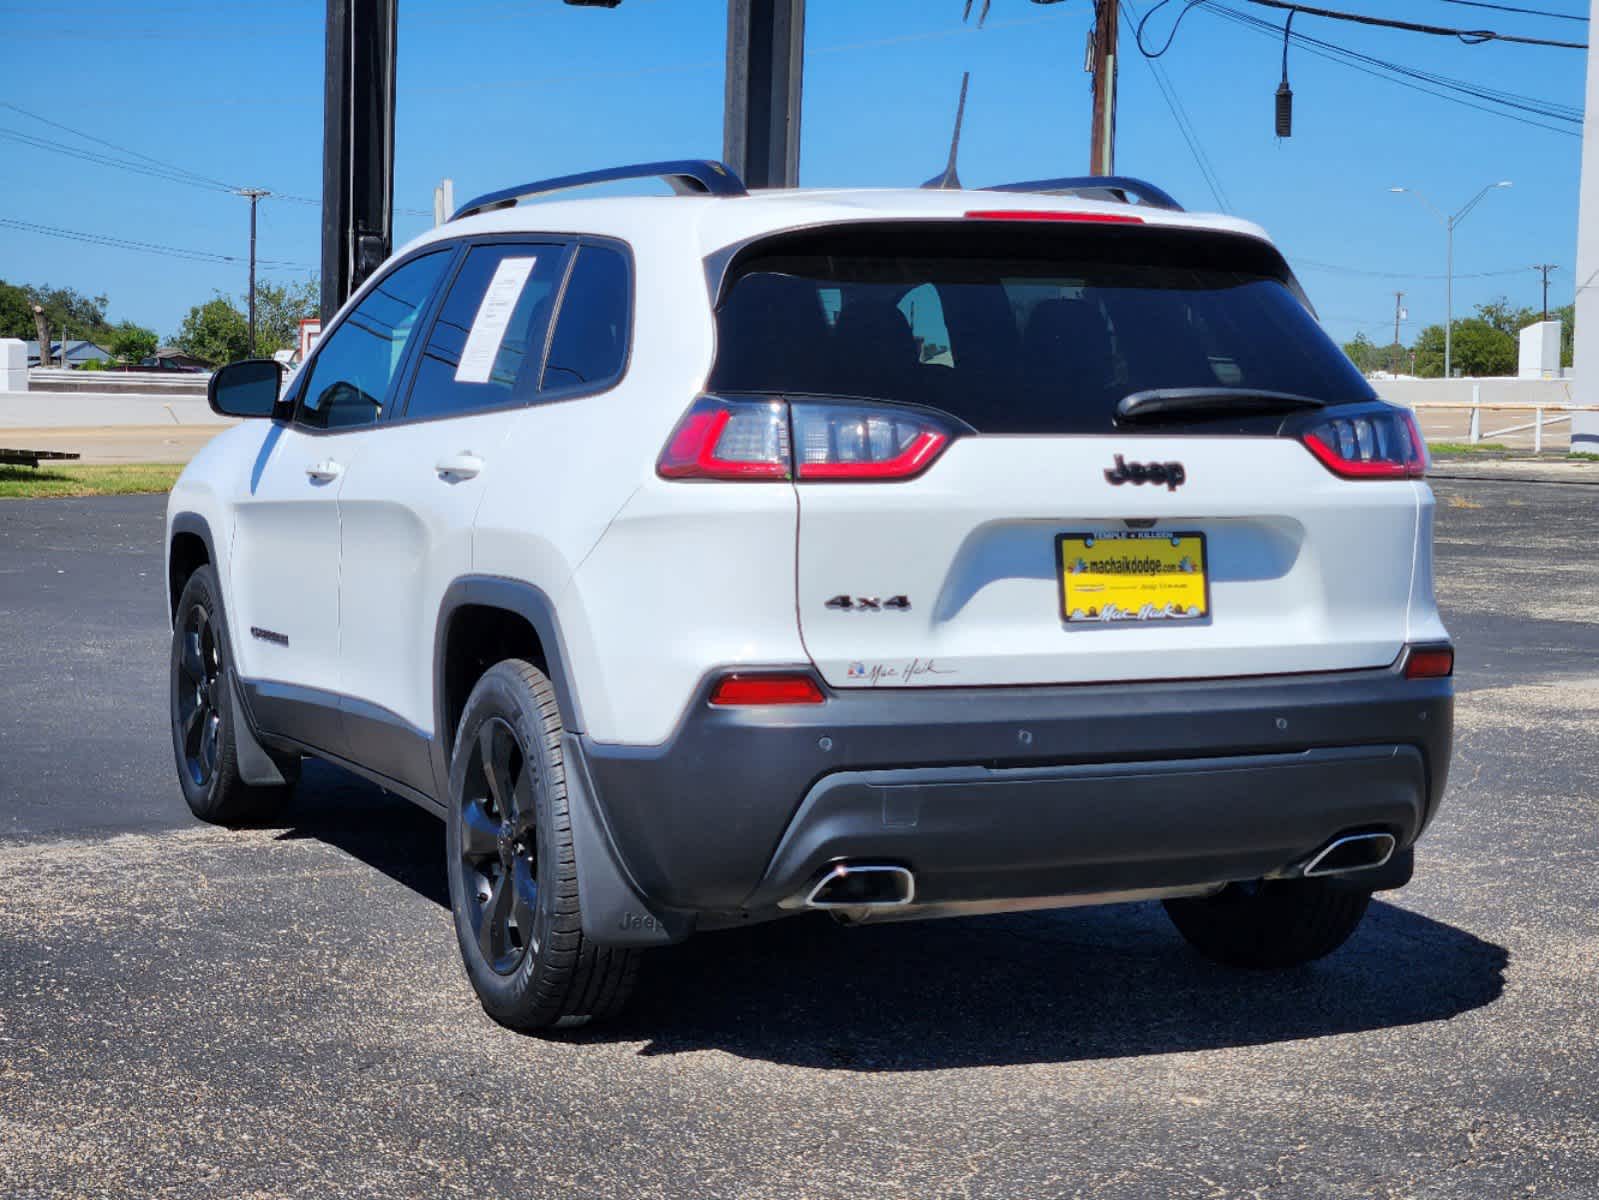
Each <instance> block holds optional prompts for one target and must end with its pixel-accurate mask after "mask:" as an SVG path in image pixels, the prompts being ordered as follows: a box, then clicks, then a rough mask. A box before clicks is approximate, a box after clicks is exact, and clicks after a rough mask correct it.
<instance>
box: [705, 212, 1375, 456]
mask: <svg viewBox="0 0 1599 1200" xmlns="http://www.w3.org/2000/svg"><path fill="white" fill-rule="evenodd" d="M863 234H864V231H861V230H858V229H855V230H840V231H838V233H837V242H836V244H827V243H826V242H825V241H824V240H822V235H819V234H814V233H813V234H809V235H806V236H805V237H804V238H802V239H788V240H787V241H786V243H784V242H780V243H774V244H772V245H771V246H770V247H769V248H766V249H759V250H757V251H755V252H754V253H752V254H746V256H745V257H744V258H743V259H742V260H741V261H739V262H738V263H736V264H735V267H734V269H733V271H732V273H731V276H730V278H731V285H730V286H727V287H724V299H723V301H722V303H721V305H720V307H719V310H718V313H717V335H718V340H717V346H718V350H717V359H716V365H715V367H714V369H713V371H712V375H711V380H710V388H711V390H712V391H716V392H755V393H778V394H814V395H839V396H854V397H867V398H874V399H879V400H890V401H897V402H900V403H906V404H923V405H929V406H932V407H935V408H939V409H943V410H944V411H946V412H949V413H951V414H953V415H954V416H956V417H959V418H960V419H961V420H963V421H965V422H966V423H967V424H969V425H971V426H972V427H973V428H975V429H976V430H978V431H979V432H983V433H1095V432H1108V431H1109V430H1111V429H1112V428H1114V427H1115V409H1116V405H1117V403H1118V402H1120V401H1121V400H1122V398H1123V397H1125V396H1128V395H1130V394H1132V393H1134V392H1141V391H1146V390H1150V389H1154V388H1215V387H1220V388H1247V389H1252V390H1266V391H1274V392H1292V393H1297V394H1300V395H1306V396H1311V397H1314V398H1315V399H1317V400H1321V401H1323V402H1324V403H1328V404H1336V403H1344V402H1350V401H1360V400H1369V399H1371V398H1372V395H1373V393H1372V391H1371V388H1370V386H1369V385H1368V384H1367V383H1366V381H1365V380H1364V378H1362V376H1361V375H1360V373H1359V372H1358V371H1356V370H1355V368H1354V367H1353V365H1352V364H1350V362H1349V361H1348V359H1347V358H1346V357H1345V355H1344V354H1343V353H1342V352H1341V351H1340V350H1339V349H1338V347H1337V346H1335V345H1334V344H1333V343H1332V341H1331V340H1330V339H1329V338H1328V337H1327V336H1326V334H1324V333H1323V332H1322V330H1321V328H1320V326H1318V325H1317V323H1316V321H1315V318H1314V317H1313V316H1312V315H1311V314H1310V312H1309V311H1308V310H1307V308H1306V307H1305V305H1304V303H1303V302H1302V301H1301V300H1300V299H1299V298H1298V297H1297V296H1296V295H1295V293H1294V292H1293V291H1292V290H1290V287H1289V284H1288V283H1287V281H1286V278H1285V276H1284V274H1283V273H1282V270H1281V263H1280V260H1279V259H1277V258H1276V255H1275V252H1274V251H1271V250H1270V249H1269V248H1268V247H1265V246H1263V245H1262V244H1261V243H1259V242H1256V241H1255V240H1254V239H1243V238H1240V237H1236V236H1230V235H1216V234H1201V235H1194V234H1178V235H1174V234H1171V233H1168V232H1166V231H1157V230H1152V229H1142V228H1132V229H1126V230H1122V229H1117V230H1113V231H1103V230H1095V231H1094V233H1093V234H1092V235H1090V236H1084V235H1083V234H1081V233H1075V234H1067V235H1065V236H1061V235H1058V234H1055V233H1053V232H1052V231H1048V232H1046V231H1043V230H1037V231H1032V232H1029V233H1028V234H1027V235H1026V236H1025V237H1022V238H1019V237H1018V234H1017V233H1016V232H1015V231H1013V230H1008V229H1007V230H1003V231H997V232H995V231H989V230H977V229H975V228H974V227H970V226H967V227H964V228H962V229H959V230H951V229H949V228H948V227H939V228H938V229H937V230H936V231H932V230H927V229H926V227H924V230H923V231H920V232H919V231H916V230H914V229H911V230H907V229H906V227H904V226H899V227H895V229H894V231H893V232H886V231H885V232H884V233H882V234H881V235H880V236H877V237H871V236H863ZM1274 268H1275V269H1274ZM1166 428H1167V429H1168V430H1169V426H1168V427H1166Z"/></svg>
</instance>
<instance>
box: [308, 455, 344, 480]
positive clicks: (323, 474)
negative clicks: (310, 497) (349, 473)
mask: <svg viewBox="0 0 1599 1200" xmlns="http://www.w3.org/2000/svg"><path fill="white" fill-rule="evenodd" d="M305 473H306V474H307V475H309V476H310V477H311V482H312V483H332V482H333V481H334V480H335V479H337V478H338V477H339V476H340V475H343V474H344V464H343V463H339V462H334V461H333V459H331V458H324V459H323V460H322V461H321V462H319V463H312V464H311V465H310V466H308V467H307V468H306V469H305Z"/></svg>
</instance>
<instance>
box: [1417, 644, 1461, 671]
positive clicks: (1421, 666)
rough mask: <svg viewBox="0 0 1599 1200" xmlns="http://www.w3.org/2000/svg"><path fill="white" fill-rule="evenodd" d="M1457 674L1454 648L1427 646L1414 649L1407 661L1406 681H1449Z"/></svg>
mask: <svg viewBox="0 0 1599 1200" xmlns="http://www.w3.org/2000/svg"><path fill="white" fill-rule="evenodd" d="M1454 673H1455V651H1454V647H1452V646H1426V647H1418V648H1415V649H1412V650H1411V652H1410V657H1408V658H1406V659H1405V678H1406V679H1447V678H1449V676H1451V675H1453V674H1454Z"/></svg>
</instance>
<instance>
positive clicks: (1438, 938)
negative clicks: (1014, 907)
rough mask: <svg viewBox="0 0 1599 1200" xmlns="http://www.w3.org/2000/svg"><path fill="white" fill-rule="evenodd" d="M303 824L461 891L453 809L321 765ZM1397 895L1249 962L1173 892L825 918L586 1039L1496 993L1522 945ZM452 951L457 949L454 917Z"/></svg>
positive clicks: (878, 1064)
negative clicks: (1303, 954) (1106, 901)
mask: <svg viewBox="0 0 1599 1200" xmlns="http://www.w3.org/2000/svg"><path fill="white" fill-rule="evenodd" d="M306 782H307V784H308V785H309V786H306V787H302V789H301V790H300V793H299V796H298V797H297V798H296V800H295V801H293V802H292V805H291V807H290V809H289V810H288V811H287V812H286V813H284V814H283V817H284V818H286V820H287V825H288V828H286V829H285V830H284V832H283V833H281V834H280V835H279V836H280V837H282V838H284V839H297V838H314V839H316V840H318V841H321V842H324V843H326V844H328V845H331V846H334V847H336V848H338V849H340V850H342V851H344V852H345V853H347V854H350V855H351V856H353V857H354V858H356V859H358V860H360V861H362V862H364V863H366V864H367V865H369V866H371V867H373V868H374V869H376V870H378V871H380V872H382V873H383V874H384V875H387V876H389V877H390V878H392V879H394V880H396V881H398V882H400V883H403V884H404V885H405V886H406V887H409V888H411V889H412V890H413V891H415V892H416V893H417V894H418V895H420V896H423V897H425V898H427V899H429V900H431V901H433V902H434V903H435V904H438V905H440V906H441V907H447V906H448V904H449V890H448V885H447V883H446V879H445V874H444V825H443V823H442V822H441V821H439V820H438V819H437V818H435V817H433V816H431V815H429V814H428V813H426V812H423V811H422V810H420V809H418V808H416V807H414V806H413V805H411V804H409V803H407V802H406V801H404V800H401V799H399V798H397V797H392V796H386V795H384V794H383V793H382V792H380V791H379V790H378V789H377V788H375V787H372V786H371V785H369V784H367V783H364V782H362V781H360V780H357V779H355V778H354V777H352V776H349V775H346V774H345V773H344V772H342V771H338V770H335V769H332V768H326V767H323V766H322V765H321V764H307V780H306ZM1403 895H1404V893H1403V892H1396V893H1389V896H1390V897H1391V898H1392V901H1393V902H1389V901H1385V900H1382V899H1379V900H1377V901H1376V902H1374V903H1373V904H1372V907H1371V910H1370V912H1369V913H1368V915H1367V917H1366V920H1365V922H1364V923H1363V924H1362V925H1361V927H1360V929H1359V930H1358V931H1357V932H1356V933H1355V936H1354V937H1353V938H1352V939H1350V941H1349V943H1348V944H1347V945H1346V946H1344V948H1343V949H1341V950H1339V951H1338V952H1337V953H1336V954H1333V955H1332V956H1330V957H1329V958H1327V959H1325V960H1323V961H1322V962H1320V963H1316V964H1314V965H1312V966H1309V967H1305V968H1301V969H1298V970H1291V971H1282V972H1244V971H1234V970H1229V969H1226V968H1223V967H1218V966H1214V965H1212V964H1211V963H1209V962H1206V961H1205V960H1204V959H1202V958H1200V957H1199V956H1198V955H1196V954H1195V953H1193V952H1192V951H1191V950H1189V949H1188V947H1187V945H1186V944H1185V943H1184V942H1183V941H1182V939H1181V938H1180V937H1179V936H1178V934H1177V932H1176V930H1175V929H1173V928H1172V927H1171V925H1170V923H1169V922H1168V921H1167V920H1166V917H1165V914H1164V913H1163V912H1162V911H1161V908H1160V906H1159V905H1158V904H1134V905H1117V906H1114V907H1107V908H1081V909H1067V910H1061V911H1057V912H1044V913H1023V914H1014V915H1009V916H997V917H973V918H966V919H960V920H942V921H924V922H912V923H906V924H900V925H880V926H871V925H867V926H862V927H857V928H845V927H843V926H840V925H837V924H835V923H834V922H833V921H832V920H830V919H829V918H827V917H825V916H820V915H815V916H811V915H807V916H802V917H792V918H789V919H787V920H783V921H777V922H773V923H770V924H765V925H759V926H755V927H752V928H749V929H737V930H729V931H726V932H721V933H707V934H702V935H699V936H697V937H694V938H691V939H689V940H688V941H687V942H684V943H683V944H682V945H679V946H672V947H667V948H664V949H660V950H653V951H650V952H649V953H648V954H647V955H646V957H645V962H644V964H643V971H642V976H641V979H640V983H639V991H638V995H637V998H636V999H635V1001H634V1003H633V1005H632V1007H631V1009H630V1010H629V1012H628V1013H627V1014H626V1015H625V1016H624V1017H623V1018H622V1019H621V1020H619V1021H616V1022H613V1023H610V1024H607V1025H604V1026H601V1027H597V1028H592V1029H589V1028H585V1029H579V1030H574V1031H573V1032H572V1033H571V1034H569V1035H567V1036H568V1038H569V1039H570V1040H572V1041H575V1042H579V1043H583V1042H601V1043H609V1042H625V1043H631V1042H641V1043H643V1045H642V1047H641V1049H640V1053H641V1054H649V1055H656V1054H674V1053H679V1052H683V1051H690V1050H723V1051H725V1052H727V1053H729V1054H735V1055H738V1056H740V1057H745V1058H752V1059H761V1060H766V1061H771V1062H777V1063H784V1064H790V1065H795V1066H805V1067H819V1068H824V1069H835V1070H854V1071H923V1070H941V1069H947V1068H951V1067H975V1066H998V1065H1009V1064H1018V1063H1034V1062H1070V1061H1073V1060H1079V1059H1104V1058H1119V1057H1125V1056H1133V1055H1145V1054H1165V1053H1171V1052H1177V1051H1186V1050H1207V1049H1216V1048H1220V1047H1227V1046H1251V1045H1262V1044H1268V1043H1273V1042H1282V1041H1292V1040H1297V1039H1301V1038H1314V1037H1325V1036H1328V1035H1331V1034H1341V1033H1354V1032H1359V1031H1362V1030H1374V1029H1385V1028H1391V1027H1396V1026H1403V1025H1414V1024H1418V1023H1422V1022H1428V1021H1441V1020H1447V1019H1448V1018H1450V1017H1454V1016H1458V1015H1459V1014H1461V1013H1464V1012H1469V1011H1470V1010H1472V1009H1474V1008H1480V1007H1482V1006H1484V1005H1487V1004H1491V1003H1493V1002H1494V1001H1495V1000H1497V999H1498V998H1499V995H1500V994H1501V992H1502V991H1503V989H1504V974H1505V969H1506V966H1507V964H1508V963H1509V958H1510V956H1509V953H1508V952H1507V951H1506V950H1505V949H1504V948H1503V947H1501V946H1498V945H1495V944H1493V943H1491V942H1487V941H1483V940H1482V939H1480V938H1477V937H1474V936H1473V935H1472V934H1470V933H1467V932H1466V931H1465V930H1462V929H1458V928H1455V927H1454V926H1451V925H1447V924H1444V923H1443V922H1439V921H1434V920H1432V919H1430V918H1428V917H1424V916H1422V915H1420V914H1419V913H1416V912H1412V911H1411V910H1410V909H1408V908H1405V907H1402V906H1401V903H1402V901H1401V898H1402V897H1403ZM439 952H440V953H448V954H452V955H453V954H454V953H455V944H454V939H453V938H452V937H451V936H450V935H449V933H448V926H447V924H441V937H440V944H439Z"/></svg>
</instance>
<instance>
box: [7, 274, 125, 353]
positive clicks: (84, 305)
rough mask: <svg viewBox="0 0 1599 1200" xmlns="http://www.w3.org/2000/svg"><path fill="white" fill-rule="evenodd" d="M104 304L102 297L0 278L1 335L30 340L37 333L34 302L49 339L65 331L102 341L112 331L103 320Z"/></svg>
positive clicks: (75, 336)
mask: <svg viewBox="0 0 1599 1200" xmlns="http://www.w3.org/2000/svg"><path fill="white" fill-rule="evenodd" d="M106 303H107V301H106V298H105V297H104V296H85V295H83V294H81V293H79V292H75V291H73V290H72V289H71V288H53V287H50V286H48V285H43V286H38V287H34V286H30V285H28V284H11V283H5V282H3V281H0V337H15V338H23V339H24V340H31V339H32V338H33V337H35V336H37V335H36V333H35V331H34V325H33V306H34V305H35V304H37V305H40V306H41V307H42V308H43V309H44V318H45V320H46V321H48V322H49V323H50V336H51V337H52V338H54V337H58V336H60V334H61V331H62V330H65V331H66V333H67V336H68V337H72V338H84V339H86V340H88V341H91V342H103V341H105V340H106V338H108V337H109V336H110V334H111V327H110V325H109V324H107V322H106V319H105V306H106Z"/></svg>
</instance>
